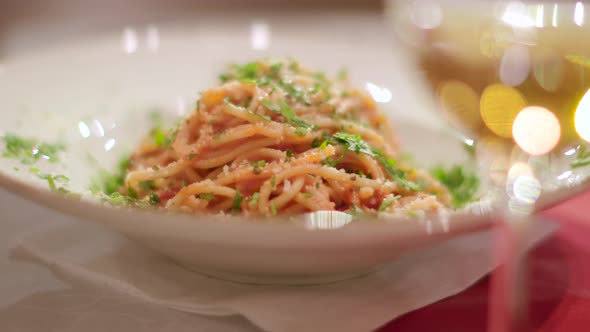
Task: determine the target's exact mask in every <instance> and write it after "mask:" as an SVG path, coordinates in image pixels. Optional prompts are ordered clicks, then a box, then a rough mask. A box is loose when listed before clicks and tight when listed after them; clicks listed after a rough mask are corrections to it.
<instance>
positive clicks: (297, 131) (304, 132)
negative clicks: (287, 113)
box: [295, 127, 307, 136]
mask: <svg viewBox="0 0 590 332" xmlns="http://www.w3.org/2000/svg"><path fill="white" fill-rule="evenodd" d="M295 135H297V136H305V135H307V129H305V128H303V127H298V128H295Z"/></svg>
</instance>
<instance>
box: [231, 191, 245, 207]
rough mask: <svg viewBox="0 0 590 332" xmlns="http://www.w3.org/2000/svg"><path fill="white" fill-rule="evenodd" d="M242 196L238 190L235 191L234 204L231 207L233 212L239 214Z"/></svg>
mask: <svg viewBox="0 0 590 332" xmlns="http://www.w3.org/2000/svg"><path fill="white" fill-rule="evenodd" d="M243 199H244V196H242V194H241V193H240V191H239V190H236V196H235V197H234V204H233V206H232V210H233V211H234V212H240V211H241V210H242V200H243Z"/></svg>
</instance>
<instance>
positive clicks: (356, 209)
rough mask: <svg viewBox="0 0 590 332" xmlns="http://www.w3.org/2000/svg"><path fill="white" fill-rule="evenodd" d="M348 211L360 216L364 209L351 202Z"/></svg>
mask: <svg viewBox="0 0 590 332" xmlns="http://www.w3.org/2000/svg"><path fill="white" fill-rule="evenodd" d="M349 213H350V214H352V215H353V216H362V215H363V214H365V211H363V210H362V209H361V208H359V207H358V206H357V205H356V204H353V205H352V207H351V208H350V210H349Z"/></svg>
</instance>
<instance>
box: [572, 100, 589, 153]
mask: <svg viewBox="0 0 590 332" xmlns="http://www.w3.org/2000/svg"><path fill="white" fill-rule="evenodd" d="M574 124H575V126H576V131H577V132H578V135H580V137H582V138H583V139H584V140H586V141H588V142H590V90H588V91H586V94H585V95H584V97H582V100H580V103H579V104H578V108H577V109H576V114H575V116H574Z"/></svg>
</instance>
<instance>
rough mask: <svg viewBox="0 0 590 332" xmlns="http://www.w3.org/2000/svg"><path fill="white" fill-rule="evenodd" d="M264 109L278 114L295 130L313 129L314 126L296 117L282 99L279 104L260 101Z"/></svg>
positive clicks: (266, 100)
mask: <svg viewBox="0 0 590 332" xmlns="http://www.w3.org/2000/svg"><path fill="white" fill-rule="evenodd" d="M260 102H261V103H262V105H263V106H264V107H266V108H267V109H268V110H270V111H272V112H275V113H278V114H280V115H282V116H283V117H284V118H285V120H287V122H289V123H290V124H292V125H293V126H294V127H296V128H304V129H314V128H315V126H312V125H310V124H309V123H307V122H305V121H304V120H303V119H301V118H300V117H298V116H297V114H295V112H294V111H293V110H292V109H291V107H289V105H287V102H285V101H284V100H283V99H281V100H280V101H279V104H276V103H275V102H272V101H270V100H268V99H266V98H264V99H262V100H261V101H260Z"/></svg>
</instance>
